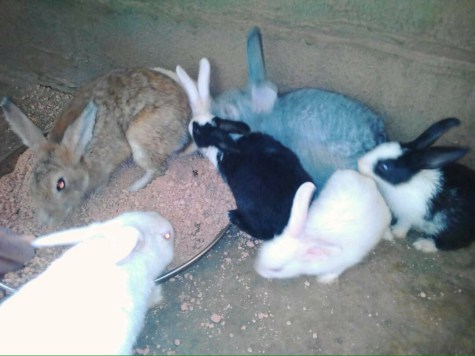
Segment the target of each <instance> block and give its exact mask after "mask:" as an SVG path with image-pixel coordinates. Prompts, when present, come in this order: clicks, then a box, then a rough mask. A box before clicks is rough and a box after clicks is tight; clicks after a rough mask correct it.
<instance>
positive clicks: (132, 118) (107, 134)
mask: <svg viewBox="0 0 475 356" xmlns="http://www.w3.org/2000/svg"><path fill="white" fill-rule="evenodd" d="M90 100H92V101H93V102H94V104H95V105H96V107H97V113H96V117H95V123H94V128H93V133H92V138H91V140H90V141H89V143H88V144H87V146H86V151H85V152H84V154H83V155H77V154H76V156H77V157H75V155H74V154H73V152H71V147H69V146H68V142H63V137H64V136H65V133H66V132H67V130H68V128H70V127H71V125H72V124H73V123H75V121H76V120H77V118H78V117H79V116H80V115H81V113H82V112H83V110H84V109H85V107H86V106H87V104H88V102H89V101H90ZM190 117H191V110H190V107H189V104H188V99H187V96H186V94H185V92H184V91H183V90H182V88H181V87H180V86H179V85H178V84H177V83H176V82H175V81H174V80H173V79H171V78H169V77H168V76H166V75H164V74H162V73H159V72H156V71H153V70H151V69H120V70H115V71H112V72H110V73H108V74H106V75H104V76H103V77H100V78H98V79H96V80H94V81H93V82H91V83H89V84H87V85H86V86H84V87H83V88H82V89H80V90H79V91H78V92H77V94H76V95H75V97H74V98H73V99H72V101H71V103H70V104H69V106H68V107H67V108H66V109H65V110H64V112H63V113H62V114H61V116H60V117H59V118H58V119H57V120H56V122H55V124H54V126H53V128H52V130H51V131H50V133H49V136H48V143H41V144H40V145H38V146H39V148H38V149H37V153H38V163H37V165H36V167H35V168H34V172H33V175H32V182H31V193H32V197H33V200H34V204H35V206H37V207H38V210H39V215H40V219H41V220H43V221H45V222H48V221H52V220H59V219H62V218H64V217H65V216H66V215H67V214H68V213H69V211H70V210H71V209H73V208H74V207H75V206H77V205H78V204H79V203H80V201H81V200H82V199H83V198H84V197H85V195H86V194H88V193H89V192H91V191H93V190H94V189H96V188H98V187H100V186H102V185H104V184H106V183H107V182H108V180H109V177H110V175H111V174H112V172H113V171H114V170H115V169H116V167H117V166H118V165H119V164H120V163H122V162H123V161H124V160H125V159H127V158H128V157H129V156H130V155H131V153H132V154H133V157H134V160H135V161H136V163H137V164H138V165H140V166H141V167H142V168H143V169H144V170H145V172H146V173H145V175H144V177H142V178H141V179H140V180H139V181H137V182H136V183H134V184H133V185H132V186H131V188H130V189H131V190H138V189H140V188H142V187H143V186H145V185H146V184H148V183H149V182H150V181H151V180H152V179H153V178H154V177H155V176H157V175H161V174H164V173H165V171H166V161H167V159H168V158H169V157H170V156H172V155H174V154H176V153H177V152H180V151H182V150H183V149H184V148H185V147H186V146H187V145H188V144H189V143H190V141H191V140H190V137H189V134H188V131H187V125H188V122H189V119H190ZM9 121H10V120H9ZM17 133H18V132H17ZM19 136H21V134H19ZM64 141H67V140H66V139H65V140H64ZM32 146H33V145H32ZM59 178H64V180H65V181H66V189H64V190H63V191H61V192H58V191H57V190H56V182H57V180H58V179H59Z"/></svg>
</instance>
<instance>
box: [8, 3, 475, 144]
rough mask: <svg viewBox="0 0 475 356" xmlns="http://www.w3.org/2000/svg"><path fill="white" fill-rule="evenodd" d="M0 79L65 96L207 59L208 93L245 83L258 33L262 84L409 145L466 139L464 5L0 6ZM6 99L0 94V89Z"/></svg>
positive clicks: (474, 39)
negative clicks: (340, 101) (448, 130)
mask: <svg viewBox="0 0 475 356" xmlns="http://www.w3.org/2000/svg"><path fill="white" fill-rule="evenodd" d="M0 6H1V8H2V15H1V21H0V33H1V34H2V37H3V39H4V40H3V41H1V42H0V79H3V80H4V81H8V80H9V79H11V78H23V79H24V80H28V81H35V82H40V83H42V84H45V85H51V86H53V87H55V88H61V89H62V90H65V91H70V92H72V91H74V89H75V88H76V87H77V86H78V85H80V84H82V83H84V82H85V81H86V80H88V79H90V78H92V77H94V76H96V75H99V74H101V73H104V72H106V71H107V70H109V69H112V68H115V67H123V66H162V67H167V68H170V69H173V68H175V66H176V64H181V65H182V66H184V67H185V68H186V69H188V70H189V72H191V73H192V74H195V73H196V69H197V66H198V61H199V58H201V57H202V56H207V57H208V58H210V60H211V63H212V71H213V74H212V89H213V91H214V92H215V93H216V92H219V91H220V90H223V89H226V88H229V87H233V86H241V85H243V84H244V83H245V81H246V66H245V38H246V34H247V31H248V30H249V28H250V27H251V26H253V25H258V26H260V27H261V30H262V33H263V41H264V49H265V56H266V62H267V68H268V74H269V77H270V78H271V79H272V80H274V81H275V82H276V83H277V84H278V85H279V88H280V89H281V90H282V91H285V90H288V89H291V88H295V87H299V86H318V87H323V88H327V89H332V90H337V91H340V92H343V93H346V94H348V95H351V96H353V97H356V98H357V99H359V100H361V101H363V102H365V103H367V104H369V105H370V106H371V107H373V108H374V109H375V110H376V111H378V112H379V113H380V114H382V115H383V116H384V117H385V119H386V123H387V127H388V130H389V133H390V135H391V136H392V137H395V138H401V139H409V138H411V137H413V135H414V133H415V132H419V131H420V130H422V129H423V128H424V127H425V126H426V125H428V124H429V123H430V122H432V121H434V120H436V119H439V118H442V117H447V116H457V117H459V118H461V119H462V120H463V121H464V126H465V129H464V130H459V132H457V136H456V137H455V136H454V137H455V138H452V139H451V140H452V141H454V140H457V141H459V142H462V143H465V144H468V143H469V142H470V139H471V134H473V133H474V132H475V119H474V114H475V86H474V83H475V2H474V1H472V0H465V1H463V0H462V1H446V0H421V1H410V0H402V1H400V0H392V1H379V0H361V1H351V0H348V1H337V0H334V1H333V0H325V1H313V0H312V1H310V0H308V1H306V0H299V1H289V0H273V1H244V0H237V1H230V0H214V1H211V0H204V1H186V0H178V1H154V0H142V1H131V0H112V1H105V0H102V1H72V0H68V1H53V0H42V1H27V0H2V1H0ZM0 94H2V95H3V94H7V93H0Z"/></svg>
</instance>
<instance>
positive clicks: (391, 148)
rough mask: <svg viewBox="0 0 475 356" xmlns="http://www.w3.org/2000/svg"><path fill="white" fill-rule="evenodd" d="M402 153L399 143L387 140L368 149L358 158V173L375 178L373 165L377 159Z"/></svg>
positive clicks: (390, 157)
mask: <svg viewBox="0 0 475 356" xmlns="http://www.w3.org/2000/svg"><path fill="white" fill-rule="evenodd" d="M401 155H402V148H401V145H400V144H399V143H397V142H387V143H383V144H381V145H379V146H378V147H376V148H374V149H373V150H372V151H369V152H368V153H366V154H365V155H364V156H362V157H361V158H360V159H359V160H358V170H359V171H360V173H362V174H364V175H366V176H369V177H371V178H373V179H376V175H375V173H374V166H375V165H376V163H377V162H378V161H379V160H384V159H392V158H397V157H399V156H401Z"/></svg>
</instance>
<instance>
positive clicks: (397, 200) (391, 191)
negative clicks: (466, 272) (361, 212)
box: [358, 118, 475, 252]
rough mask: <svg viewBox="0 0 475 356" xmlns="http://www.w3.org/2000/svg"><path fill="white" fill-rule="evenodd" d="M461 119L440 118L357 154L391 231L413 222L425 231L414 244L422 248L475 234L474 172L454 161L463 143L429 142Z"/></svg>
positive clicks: (465, 240) (401, 232)
mask: <svg viewBox="0 0 475 356" xmlns="http://www.w3.org/2000/svg"><path fill="white" fill-rule="evenodd" d="M459 124H460V121H459V120H458V119H455V118H448V119H444V120H440V121H438V122H436V123H434V124H433V125H431V126H430V127H429V128H428V129H427V130H425V131H424V132H423V133H422V134H421V135H420V136H419V137H417V138H416V139H415V140H414V141H412V142H409V143H405V144H402V143H398V142H388V143H383V144H381V145H379V146H378V147H376V148H375V149H374V150H372V151H370V152H368V153H367V154H366V155H364V156H363V157H361V158H360V160H359V162H358V166H359V170H360V172H361V173H363V174H366V175H368V176H370V177H373V178H374V179H375V180H376V182H377V184H378V187H379V189H380V190H381V193H382V194H383V196H384V198H385V199H386V202H387V203H388V205H389V207H390V208H391V210H392V212H393V214H394V216H395V218H397V222H396V224H395V225H394V226H393V228H392V230H393V234H394V236H395V237H400V238H404V237H406V235H407V233H408V231H409V230H410V229H411V228H414V229H415V230H418V231H420V232H422V233H424V235H425V237H426V238H421V239H418V240H417V241H416V242H415V243H414V247H415V248H416V249H418V250H422V251H424V252H435V251H437V250H454V249H458V248H462V247H467V246H468V245H470V243H471V242H473V240H474V239H475V219H474V217H475V172H474V171H473V170H471V169H469V168H467V167H465V166H463V165H461V164H458V163H454V162H455V161H456V160H458V159H460V158H461V157H463V156H464V155H465V154H466V153H467V152H468V149H467V148H460V147H430V146H431V145H432V144H433V143H434V142H435V141H436V140H437V139H438V138H439V137H440V136H441V135H442V134H444V133H445V132H446V131H448V130H449V129H451V128H452V127H454V126H458V125H459Z"/></svg>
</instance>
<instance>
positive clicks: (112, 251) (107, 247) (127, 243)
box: [98, 226, 142, 264]
mask: <svg viewBox="0 0 475 356" xmlns="http://www.w3.org/2000/svg"><path fill="white" fill-rule="evenodd" d="M107 235H108V236H110V237H111V238H106V239H103V240H101V241H100V242H99V243H100V244H101V245H102V246H101V247H103V248H104V250H103V253H102V256H103V257H104V258H108V259H110V260H111V261H112V262H113V263H116V264H121V263H123V262H125V260H126V259H127V258H128V257H129V256H130V255H131V254H132V252H134V251H135V250H136V249H138V247H139V246H140V244H141V242H142V235H141V233H140V231H139V230H137V229H136V228H134V227H132V226H121V227H119V228H118V229H117V230H114V229H110V230H108V231H107ZM98 250H100V248H98Z"/></svg>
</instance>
